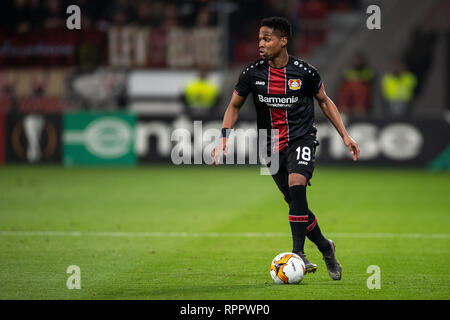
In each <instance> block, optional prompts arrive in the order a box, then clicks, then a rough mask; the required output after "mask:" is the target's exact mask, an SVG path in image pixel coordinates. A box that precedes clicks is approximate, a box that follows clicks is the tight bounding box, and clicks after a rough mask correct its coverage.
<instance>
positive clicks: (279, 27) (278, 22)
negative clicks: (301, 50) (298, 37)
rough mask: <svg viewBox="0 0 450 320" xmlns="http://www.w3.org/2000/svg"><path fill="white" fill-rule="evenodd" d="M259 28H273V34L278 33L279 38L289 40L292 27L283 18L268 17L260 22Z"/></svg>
mask: <svg viewBox="0 0 450 320" xmlns="http://www.w3.org/2000/svg"><path fill="white" fill-rule="evenodd" d="M259 27H260V28H261V27H269V28H273V30H274V31H275V32H278V33H279V36H280V37H286V38H288V40H289V39H291V36H292V26H291V23H290V22H289V21H288V20H287V19H286V18H283V17H268V18H264V19H262V20H261V23H260V25H259Z"/></svg>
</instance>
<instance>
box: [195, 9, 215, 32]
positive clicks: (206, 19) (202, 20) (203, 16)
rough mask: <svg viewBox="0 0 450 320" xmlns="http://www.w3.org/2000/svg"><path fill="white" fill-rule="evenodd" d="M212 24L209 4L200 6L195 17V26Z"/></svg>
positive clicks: (200, 26)
mask: <svg viewBox="0 0 450 320" xmlns="http://www.w3.org/2000/svg"><path fill="white" fill-rule="evenodd" d="M211 24H212V16H211V11H210V9H209V7H208V6H206V5H205V6H203V7H200V8H199V10H198V13H197V16H196V18H195V26H196V27H197V28H204V27H209V26H211Z"/></svg>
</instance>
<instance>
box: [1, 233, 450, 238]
mask: <svg viewBox="0 0 450 320" xmlns="http://www.w3.org/2000/svg"><path fill="white" fill-rule="evenodd" d="M0 236H21V237H32V236H49V237H52V236H56V237H84V236H88V237H128V238H202V237H203V238H226V237H235V238H279V237H290V236H291V234H290V233H283V232H89V231H86V232H81V231H0ZM326 236H327V237H330V238H359V239H364V238H366V239H377V238H390V239H450V234H448V233H444V234H438V233H327V234H326Z"/></svg>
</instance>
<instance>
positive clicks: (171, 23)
mask: <svg viewBox="0 0 450 320" xmlns="http://www.w3.org/2000/svg"><path fill="white" fill-rule="evenodd" d="M176 26H178V7H177V5H176V4H175V3H168V4H166V6H165V7H164V19H163V24H162V28H163V29H164V30H170V29H172V28H174V27H176Z"/></svg>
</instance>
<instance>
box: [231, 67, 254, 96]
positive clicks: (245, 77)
mask: <svg viewBox="0 0 450 320" xmlns="http://www.w3.org/2000/svg"><path fill="white" fill-rule="evenodd" d="M250 91H251V81H250V70H248V68H247V69H244V70H243V71H242V72H241V74H240V76H239V80H238V82H237V84H236V86H235V87H234V92H236V93H237V94H238V95H240V96H241V97H247V96H248V94H249V93H250Z"/></svg>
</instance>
